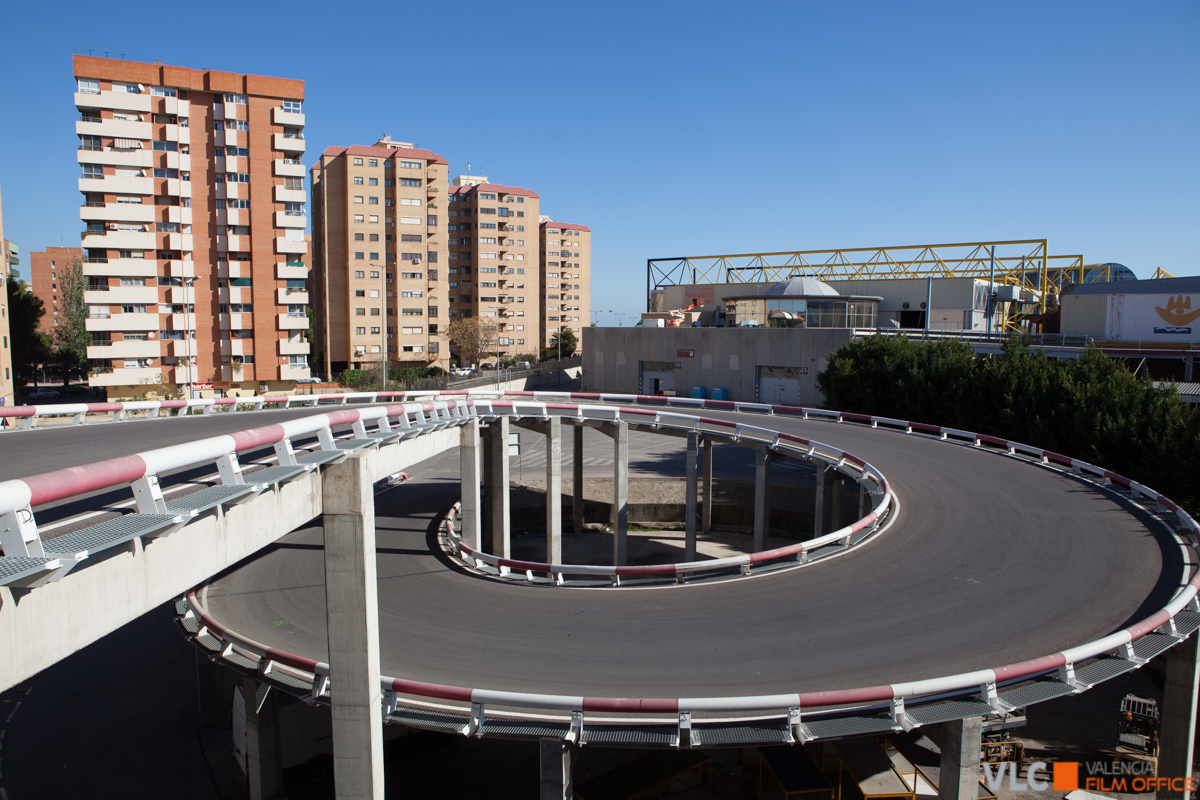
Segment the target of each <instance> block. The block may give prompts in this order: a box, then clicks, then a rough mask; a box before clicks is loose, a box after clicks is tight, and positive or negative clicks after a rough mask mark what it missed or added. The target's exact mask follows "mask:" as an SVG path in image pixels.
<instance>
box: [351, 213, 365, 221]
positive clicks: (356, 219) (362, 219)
mask: <svg viewBox="0 0 1200 800" xmlns="http://www.w3.org/2000/svg"><path fill="white" fill-rule="evenodd" d="M354 221H355V222H365V221H366V219H365V218H364V217H363V215H362V214H355V215H354Z"/></svg>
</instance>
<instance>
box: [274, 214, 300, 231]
mask: <svg viewBox="0 0 1200 800" xmlns="http://www.w3.org/2000/svg"><path fill="white" fill-rule="evenodd" d="M275 227H276V228H307V227H308V216H307V215H306V214H301V213H297V212H294V211H276V212H275Z"/></svg>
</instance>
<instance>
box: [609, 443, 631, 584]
mask: <svg viewBox="0 0 1200 800" xmlns="http://www.w3.org/2000/svg"><path fill="white" fill-rule="evenodd" d="M612 517H613V564H614V565H615V566H618V567H623V566H625V565H626V564H628V563H629V542H628V535H629V423H628V422H618V423H617V424H616V430H614V431H613V508H612Z"/></svg>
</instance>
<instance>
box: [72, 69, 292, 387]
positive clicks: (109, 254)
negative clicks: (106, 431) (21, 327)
mask: <svg viewBox="0 0 1200 800" xmlns="http://www.w3.org/2000/svg"><path fill="white" fill-rule="evenodd" d="M74 67H75V78H76V80H77V82H78V86H77V91H76V94H75V105H76V107H77V108H78V109H79V120H78V121H77V122H76V123H75V129H76V133H77V134H78V135H79V164H80V168H81V170H82V175H81V177H80V179H79V190H80V191H81V192H82V193H83V196H84V203H83V207H82V208H81V209H80V216H81V217H82V218H83V220H84V222H85V223H86V226H87V229H86V230H85V231H84V233H83V249H84V272H85V274H86V275H87V276H88V279H89V284H90V285H89V288H88V291H87V292H86V293H85V296H84V297H85V301H86V302H87V303H88V306H89V317H90V318H89V320H88V323H87V327H88V330H89V331H91V332H92V346H91V347H89V348H88V358H90V359H92V375H91V379H90V382H91V384H92V385H93V386H104V387H107V389H108V394H109V397H110V398H114V399H120V398H128V397H140V396H145V395H149V394H156V395H168V396H186V395H189V394H194V395H195V396H213V395H220V394H242V395H246V394H257V393H262V392H267V391H279V390H286V389H291V388H293V387H294V386H295V381H296V380H297V379H299V378H307V377H308V376H309V368H308V365H307V360H308V350H309V344H308V342H307V341H306V339H305V337H304V332H305V330H306V329H307V328H308V324H309V323H308V319H307V314H306V307H307V305H308V295H307V292H306V278H307V277H308V268H307V266H306V265H305V254H306V253H307V252H308V245H307V242H306V241H305V234H304V230H305V227H306V225H307V217H306V216H305V202H306V200H307V195H306V192H305V189H304V167H303V166H302V165H301V163H300V158H301V156H302V154H303V153H304V114H303V110H302V103H303V100H304V82H303V81H299V80H288V79H284V78H267V77H262V76H258V75H239V74H235V73H231V72H217V71H212V70H193V69H187V68H184V67H172V66H164V65H163V64H161V63H159V62H155V63H153V64H145V63H138V62H132V61H118V60H115V59H107V58H92V57H88V56H75V57H74ZM189 365H190V367H189Z"/></svg>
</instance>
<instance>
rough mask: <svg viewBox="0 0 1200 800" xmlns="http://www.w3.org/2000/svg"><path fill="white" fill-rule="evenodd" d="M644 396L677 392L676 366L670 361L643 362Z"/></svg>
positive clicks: (642, 390)
mask: <svg viewBox="0 0 1200 800" xmlns="http://www.w3.org/2000/svg"><path fill="white" fill-rule="evenodd" d="M641 373H642V380H641V384H642V388H641V393H642V394H662V393H663V392H666V391H672V392H673V391H675V365H674V364H673V363H671V362H670V361H643V362H641Z"/></svg>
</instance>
